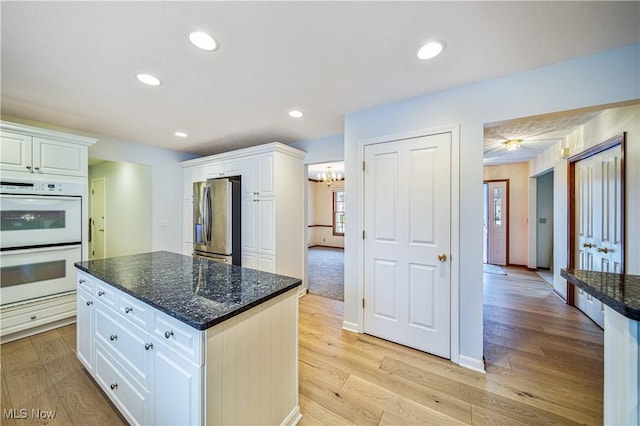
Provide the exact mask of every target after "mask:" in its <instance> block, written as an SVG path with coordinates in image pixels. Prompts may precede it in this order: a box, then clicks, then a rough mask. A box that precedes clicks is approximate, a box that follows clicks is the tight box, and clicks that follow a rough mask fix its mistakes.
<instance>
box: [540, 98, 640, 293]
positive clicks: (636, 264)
mask: <svg viewBox="0 0 640 426" xmlns="http://www.w3.org/2000/svg"><path fill="white" fill-rule="evenodd" d="M636 98H640V96H637V97H636ZM622 132H626V134H627V140H626V145H627V147H626V157H625V171H626V175H627V176H626V182H627V187H626V193H627V199H626V205H625V214H626V217H627V222H626V231H625V234H626V247H625V250H626V254H625V267H626V273H627V274H636V275H637V274H640V221H638V220H637V218H638V217H640V105H630V106H625V107H620V108H612V109H608V110H606V111H603V112H602V113H601V114H600V115H598V116H597V117H596V118H594V119H593V120H591V121H590V122H589V123H587V124H585V125H584V126H582V127H580V128H579V129H577V130H576V131H575V132H573V133H572V134H571V135H569V136H568V137H567V138H565V140H563V141H561V142H559V143H558V144H557V145H555V146H552V147H551V148H549V149H548V150H546V151H545V152H543V153H542V154H540V155H539V156H537V157H536V158H534V159H533V160H531V161H530V162H529V173H530V175H532V176H533V175H536V174H538V173H539V172H540V171H542V170H547V169H549V168H553V170H554V182H553V191H554V197H553V203H554V217H553V220H554V229H553V235H554V241H553V245H554V247H553V263H554V268H553V269H554V279H553V287H554V289H555V290H556V292H558V293H559V294H561V295H562V296H563V297H566V293H567V292H566V289H567V286H566V281H565V279H564V278H562V277H561V276H560V269H561V268H564V267H566V266H567V264H568V262H567V210H568V206H567V200H568V186H567V167H568V165H567V160H566V159H562V158H560V156H559V152H560V148H561V147H568V148H569V149H570V155H575V154H578V153H580V152H582V151H585V150H586V149H588V148H590V147H592V146H594V145H597V144H599V143H601V142H604V141H605V140H607V139H609V138H611V137H613V136H616V135H619V134H620V133H622Z"/></svg>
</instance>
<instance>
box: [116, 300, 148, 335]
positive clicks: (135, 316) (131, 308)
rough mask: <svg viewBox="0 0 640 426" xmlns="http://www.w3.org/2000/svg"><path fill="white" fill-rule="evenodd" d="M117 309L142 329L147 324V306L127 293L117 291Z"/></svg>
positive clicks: (145, 327)
mask: <svg viewBox="0 0 640 426" xmlns="http://www.w3.org/2000/svg"><path fill="white" fill-rule="evenodd" d="M116 304H117V308H116V309H117V311H118V312H120V313H121V314H122V315H124V317H125V318H127V319H129V320H131V322H133V323H134V324H137V325H139V326H140V327H142V328H143V329H147V327H148V325H149V315H150V314H149V306H148V305H146V304H144V303H143V302H140V301H139V300H138V299H136V298H133V297H131V296H129V295H128V294H125V293H122V292H118V297H117V302H116Z"/></svg>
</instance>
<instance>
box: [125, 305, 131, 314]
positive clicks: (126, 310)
mask: <svg viewBox="0 0 640 426" xmlns="http://www.w3.org/2000/svg"><path fill="white" fill-rule="evenodd" d="M129 312H133V308H130V307H128V306H127V307H126V308H124V313H125V314H128V313H129Z"/></svg>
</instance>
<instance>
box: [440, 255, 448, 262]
mask: <svg viewBox="0 0 640 426" xmlns="http://www.w3.org/2000/svg"><path fill="white" fill-rule="evenodd" d="M438 260H439V261H440V262H446V261H447V255H446V254H444V253H440V254H439V255H438Z"/></svg>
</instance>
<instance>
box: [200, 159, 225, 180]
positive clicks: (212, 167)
mask: <svg viewBox="0 0 640 426" xmlns="http://www.w3.org/2000/svg"><path fill="white" fill-rule="evenodd" d="M203 169H204V178H205V179H215V178H219V177H223V176H224V173H223V172H222V161H214V162H213V163H209V164H205V165H204V166H203Z"/></svg>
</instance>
